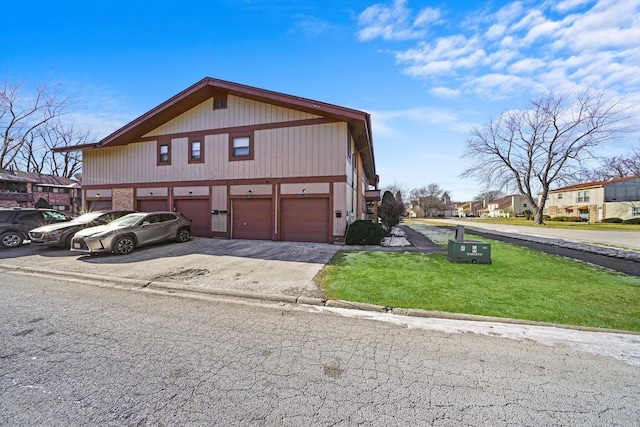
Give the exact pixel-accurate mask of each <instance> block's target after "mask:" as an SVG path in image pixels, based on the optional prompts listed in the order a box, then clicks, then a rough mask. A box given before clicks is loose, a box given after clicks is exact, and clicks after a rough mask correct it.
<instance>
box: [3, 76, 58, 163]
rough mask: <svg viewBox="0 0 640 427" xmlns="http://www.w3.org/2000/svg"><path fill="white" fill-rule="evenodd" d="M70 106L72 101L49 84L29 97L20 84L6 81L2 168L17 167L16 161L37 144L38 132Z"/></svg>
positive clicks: (36, 88) (4, 89)
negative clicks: (28, 145)
mask: <svg viewBox="0 0 640 427" xmlns="http://www.w3.org/2000/svg"><path fill="white" fill-rule="evenodd" d="M69 105H70V102H69V98H66V97H62V96H60V94H59V93H58V92H57V91H56V90H55V89H51V88H49V87H48V86H46V85H40V86H36V87H35V92H34V94H33V95H32V96H29V95H28V94H27V93H25V92H23V91H21V86H20V85H19V84H11V83H9V82H5V83H4V85H3V86H2V88H0V134H1V138H2V139H1V140H0V168H2V169H6V168H8V167H10V166H17V164H16V159H17V158H18V156H19V155H20V153H21V152H22V150H23V149H24V147H25V145H27V144H29V143H30V141H31V142H33V140H32V138H34V137H35V135H34V132H36V131H37V130H38V129H39V128H41V127H42V126H43V125H45V124H46V123H48V122H50V121H51V120H54V119H55V118H57V117H60V116H61V115H62V114H63V113H64V111H65V109H66V108H67V107H68V106H69Z"/></svg>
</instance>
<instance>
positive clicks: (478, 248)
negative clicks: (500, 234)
mask: <svg viewBox="0 0 640 427" xmlns="http://www.w3.org/2000/svg"><path fill="white" fill-rule="evenodd" d="M447 259H448V260H449V261H451V262H457V263H466V264H491V244H489V243H485V242H478V241H476V240H454V239H449V245H448V246H447Z"/></svg>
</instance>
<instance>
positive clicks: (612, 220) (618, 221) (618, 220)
mask: <svg viewBox="0 0 640 427" xmlns="http://www.w3.org/2000/svg"><path fill="white" fill-rule="evenodd" d="M602 222H607V223H609V224H622V223H623V222H624V220H623V219H622V218H605V219H603V220H602Z"/></svg>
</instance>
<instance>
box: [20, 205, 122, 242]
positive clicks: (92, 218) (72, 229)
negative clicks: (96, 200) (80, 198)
mask: <svg viewBox="0 0 640 427" xmlns="http://www.w3.org/2000/svg"><path fill="white" fill-rule="evenodd" d="M133 212H134V211H93V212H89V213H86V214H84V215H80V216H79V217H77V218H74V219H72V220H71V221H69V222H63V223H57V224H49V225H43V226H42V227H38V228H34V229H33V230H31V231H30V232H29V238H30V239H31V244H32V245H43V246H64V247H66V248H70V247H71V239H72V238H73V236H74V235H75V234H76V232H78V231H80V230H82V229H83V228H88V227H95V226H97V225H104V224H108V223H110V222H111V221H113V220H114V219H118V218H120V217H123V216H125V215H128V214H130V213H133Z"/></svg>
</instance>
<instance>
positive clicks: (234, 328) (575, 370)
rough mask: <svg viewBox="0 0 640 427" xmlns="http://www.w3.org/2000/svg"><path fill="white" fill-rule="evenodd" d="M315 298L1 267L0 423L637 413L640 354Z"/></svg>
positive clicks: (619, 419)
mask: <svg viewBox="0 0 640 427" xmlns="http://www.w3.org/2000/svg"><path fill="white" fill-rule="evenodd" d="M314 310H317V309H313V308H310V307H304V306H289V305H277V304H275V305H266V304H248V303H242V302H239V301H229V300H218V299H213V298H210V297H204V296H200V297H197V298H196V297H195V296H190V297H187V296H181V295H164V294H157V293H153V292H150V291H148V290H147V291H133V290H130V289H126V290H125V289H118V288H114V287H105V286H97V285H88V284H81V283H75V282H71V281H68V280H57V279H53V278H47V277H44V276H42V277H41V276H25V275H13V274H4V273H0V323H1V326H0V336H1V345H0V425H12V426H20V425H65V426H68V425H295V426H299V425H312V424H313V425H358V424H362V425H385V426H386V425H400V424H405V425H436V426H438V425H443V426H444V425H447V426H452V425H487V426H500V425H518V426H528V425H531V426H540V425H581V426H587V425H621V426H622V425H624V426H633V425H638V420H639V419H640V386H639V384H640V368H638V367H637V366H632V365H630V364H626V363H623V362H621V361H618V360H615V359H613V358H611V357H605V356H601V355H596V354H592V353H589V352H584V351H579V350H575V349H574V348H572V347H569V346H566V345H543V344H540V343H538V342H535V341H532V340H527V339H520V340H514V339H505V338H499V337H496V336H491V335H489V336H487V335H477V334H473V333H455V332H439V331H434V330H429V329H423V328H421V327H417V326H416V324H414V325H413V326H408V325H407V324H403V323H401V322H399V323H393V322H380V321H375V320H372V319H367V318H354V317H351V318H349V317H345V316H344V315H340V314H339V313H337V312H329V311H326V310H325V311H321V312H314ZM414 321H417V320H415V319H414ZM523 334H524V332H523Z"/></svg>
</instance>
